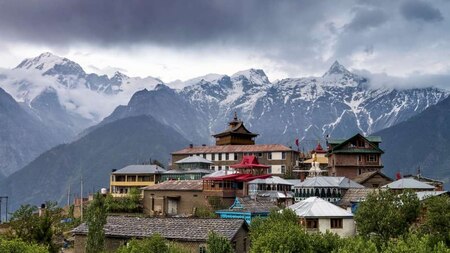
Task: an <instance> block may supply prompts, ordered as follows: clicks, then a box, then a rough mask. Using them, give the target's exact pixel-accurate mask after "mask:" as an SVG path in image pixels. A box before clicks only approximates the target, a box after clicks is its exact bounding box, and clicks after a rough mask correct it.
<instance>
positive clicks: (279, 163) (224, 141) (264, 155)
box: [172, 114, 299, 175]
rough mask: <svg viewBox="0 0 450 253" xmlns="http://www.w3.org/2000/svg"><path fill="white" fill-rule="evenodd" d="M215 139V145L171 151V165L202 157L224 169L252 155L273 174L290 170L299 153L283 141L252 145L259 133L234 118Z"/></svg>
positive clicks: (213, 167) (282, 173)
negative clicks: (194, 157) (188, 158)
mask: <svg viewBox="0 0 450 253" xmlns="http://www.w3.org/2000/svg"><path fill="white" fill-rule="evenodd" d="M213 136H214V137H215V138H216V143H215V145H214V146H206V145H202V146H194V145H190V146H189V147H187V148H184V149H182V150H178V151H175V152H173V153H172V166H173V168H174V169H178V168H179V165H178V164H177V161H179V160H181V159H184V158H186V157H188V156H193V155H197V156H201V157H203V158H205V159H207V160H210V161H211V162H212V163H213V164H211V169H213V170H216V171H218V170H227V169H229V168H230V166H231V165H233V164H235V163H236V161H240V160H242V158H243V157H244V156H249V155H254V156H256V157H257V158H258V160H259V161H260V162H261V163H263V164H265V165H268V166H270V169H269V172H270V173H271V174H275V175H284V174H287V173H292V170H293V168H294V166H296V165H297V161H298V158H299V152H298V151H295V150H293V149H292V148H291V147H287V146H285V145H282V144H255V140H254V139H255V138H256V136H258V134H255V133H252V132H250V131H249V130H248V129H247V128H246V127H245V126H244V123H243V122H242V121H241V120H239V119H238V118H237V115H236V114H235V117H234V119H233V120H232V121H231V122H229V127H228V129H227V130H225V131H224V132H222V133H219V134H216V135H213Z"/></svg>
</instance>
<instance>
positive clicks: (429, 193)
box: [416, 191, 448, 200]
mask: <svg viewBox="0 0 450 253" xmlns="http://www.w3.org/2000/svg"><path fill="white" fill-rule="evenodd" d="M444 193H448V192H447V191H423V192H416V194H417V198H418V199H419V200H424V199H427V198H429V197H434V196H439V195H441V194H444Z"/></svg>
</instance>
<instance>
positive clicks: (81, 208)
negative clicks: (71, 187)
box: [80, 173, 83, 221]
mask: <svg viewBox="0 0 450 253" xmlns="http://www.w3.org/2000/svg"><path fill="white" fill-rule="evenodd" d="M80 183H81V186H80V188H81V194H80V196H81V197H80V199H81V202H80V218H81V221H83V173H81V182H80Z"/></svg>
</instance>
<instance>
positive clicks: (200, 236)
mask: <svg viewBox="0 0 450 253" xmlns="http://www.w3.org/2000/svg"><path fill="white" fill-rule="evenodd" d="M242 226H246V225H245V221H244V220H240V219H192V218H141V217H126V216H109V217H108V218H107V223H106V225H105V227H104V229H105V235H106V236H110V237H121V238H143V237H150V236H151V235H153V234H156V233H157V234H160V235H161V236H162V237H164V238H166V239H169V240H179V241H202V242H204V241H206V240H207V239H208V233H209V232H210V231H214V232H216V233H218V234H220V235H222V236H224V237H225V238H227V239H228V240H230V241H231V240H232V239H233V238H234V236H235V235H236V233H237V232H238V230H239V229H240V228H241V227H242ZM87 232H88V228H87V226H86V223H83V224H81V225H80V226H78V227H76V228H75V229H74V230H72V233H74V234H83V235H85V234H87Z"/></svg>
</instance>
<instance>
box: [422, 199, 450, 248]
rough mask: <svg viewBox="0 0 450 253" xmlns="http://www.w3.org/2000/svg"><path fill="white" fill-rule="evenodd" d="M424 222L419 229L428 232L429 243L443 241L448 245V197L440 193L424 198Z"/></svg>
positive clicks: (449, 226)
mask: <svg viewBox="0 0 450 253" xmlns="http://www.w3.org/2000/svg"><path fill="white" fill-rule="evenodd" d="M424 206H425V209H426V212H425V217H424V223H423V225H422V226H421V227H420V230H421V232H422V233H424V234H429V235H430V237H431V238H430V239H431V243H432V244H436V243H437V242H439V241H443V242H444V243H445V244H446V245H447V246H448V247H450V231H449V230H450V229H449V228H450V197H449V196H447V195H441V196H436V197H430V198H428V199H427V200H425V205H424Z"/></svg>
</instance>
